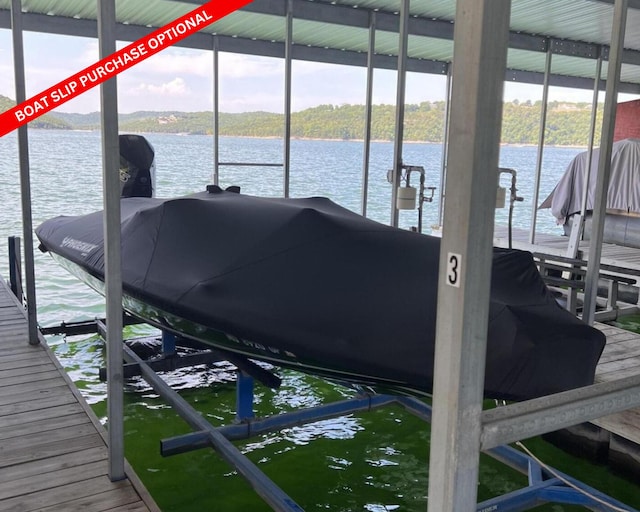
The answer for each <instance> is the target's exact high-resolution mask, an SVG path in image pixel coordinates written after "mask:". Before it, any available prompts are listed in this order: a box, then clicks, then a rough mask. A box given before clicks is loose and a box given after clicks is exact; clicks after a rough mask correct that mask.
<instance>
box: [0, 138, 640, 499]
mask: <svg viewBox="0 0 640 512" xmlns="http://www.w3.org/2000/svg"><path fill="white" fill-rule="evenodd" d="M148 138H149V140H150V141H151V143H152V144H153V145H154V147H155V149H156V160H157V167H158V171H157V173H158V174H157V184H158V187H157V188H158V195H159V196H161V197H167V196H170V195H180V194H185V193H189V192H194V191H197V190H201V189H202V188H203V187H204V185H205V184H207V183H209V181H210V174H211V169H212V167H213V160H212V157H211V147H212V141H211V139H210V138H208V137H204V136H192V137H191V136H190V137H180V136H175V135H156V134H154V135H149V136H148ZM30 146H31V173H32V183H33V185H32V194H33V212H34V224H35V225H37V224H38V223H39V222H40V221H42V220H44V219H46V218H49V217H52V216H55V215H60V214H69V215H76V214H80V213H86V212H89V211H93V210H96V209H100V208H101V193H102V192H101V190H102V188H101V169H100V165H101V164H100V149H99V134H97V133H94V132H86V133H85V132H53V131H35V130H33V131H31V132H30ZM221 150H222V154H221V160H226V161H261V162H271V161H278V160H280V157H281V142H280V141H273V140H258V139H255V140H254V139H223V140H222V142H221ZM578 151H579V150H577V149H562V148H548V149H546V150H545V164H544V166H543V169H544V171H543V172H544V174H543V178H542V181H543V185H542V190H541V195H542V197H545V195H546V194H547V193H548V192H550V191H551V189H552V188H553V186H554V185H555V182H556V180H557V179H558V177H559V176H560V175H561V174H562V172H563V171H564V168H565V167H566V165H567V164H568V162H569V161H570V160H571V158H572V157H573V156H574V155H575V154H576V153H577V152H578ZM16 154H17V151H16V147H15V139H14V138H12V137H10V136H6V137H3V138H1V139H0V155H2V158H0V235H2V237H1V238H2V239H3V240H4V239H6V237H7V236H10V235H21V228H20V217H19V213H18V212H19V200H20V198H19V186H18V183H19V179H18V165H17V157H16V156H15V155H16ZM392 158H393V148H392V145H391V144H386V143H375V144H373V145H372V164H371V173H372V174H371V180H370V191H369V198H370V204H369V207H368V212H369V215H370V216H371V217H372V218H374V219H376V220H379V221H381V222H387V221H388V217H389V206H388V205H389V199H390V191H389V186H388V184H387V183H386V169H387V168H389V166H390V165H391V162H392ZM405 160H406V162H407V163H410V164H415V165H424V166H425V168H426V169H427V172H428V176H427V181H429V183H428V184H433V185H435V186H438V185H439V184H438V183H437V180H438V176H439V170H438V169H439V164H440V148H439V146H435V145H429V144H411V145H407V146H406V148H405ZM535 160H536V150H535V148H515V147H505V148H503V150H502V153H501V165H503V166H505V167H512V168H515V169H517V170H518V173H519V174H518V183H519V192H521V194H522V195H524V196H525V202H524V203H519V204H518V207H517V208H516V212H515V224H516V225H520V226H527V225H528V223H529V221H530V216H531V204H530V203H531V199H530V194H529V193H528V191H529V190H531V183H533V169H534V166H535ZM361 162H362V145H361V144H358V143H354V142H343V141H340V142H331V141H293V143H292V171H291V176H292V183H291V191H292V195H294V196H297V197H300V196H305V195H323V196H327V197H330V198H331V199H333V200H334V201H336V202H338V203H340V204H342V205H343V206H346V207H348V208H351V209H352V210H355V211H358V210H359V207H360V206H359V200H360V191H359V187H358V183H359V180H360V174H361V171H360V168H361ZM280 172H281V171H279V170H278V171H274V170H271V169H267V170H265V171H264V172H260V173H256V172H255V171H254V170H252V169H251V170H247V169H246V168H238V169H234V168H226V167H225V168H223V170H222V176H221V180H222V185H223V186H228V185H231V184H239V185H241V186H242V188H243V191H245V192H247V193H252V194H258V195H281V190H280V189H279V187H280V186H281V183H282V179H281V175H280ZM347 184H354V185H353V186H352V187H349V186H347ZM435 204H436V203H433V205H428V206H433V207H432V208H429V209H428V210H427V211H425V220H424V225H426V226H429V225H431V224H433V223H435V221H436V219H437V208H436V207H435ZM503 213H504V212H498V214H497V215H503ZM549 217H550V216H549ZM402 222H403V225H404V226H405V227H407V226H410V225H413V224H414V223H415V214H413V215H412V212H402ZM539 227H540V229H547V230H549V231H551V232H554V231H552V230H555V229H556V228H555V226H554V223H553V219H551V218H549V219H546V220H545V219H541V220H540V221H539ZM6 268H7V258H6V245H5V244H4V243H2V242H0V275H3V276H7V275H8V272H7V270H6ZM36 276H37V295H38V315H39V322H40V324H41V325H43V326H47V325H51V324H54V323H59V322H61V321H66V322H70V321H76V320H86V319H91V318H95V317H96V316H102V315H103V305H102V304H103V299H102V298H101V297H99V296H98V295H96V294H95V293H93V292H92V291H90V290H89V289H88V288H87V287H85V286H84V285H82V284H81V283H79V282H77V281H76V280H75V279H74V278H72V277H71V276H70V275H68V274H66V273H65V272H64V271H63V270H62V269H60V268H59V267H57V266H56V265H55V264H54V263H53V261H52V260H51V259H50V258H49V257H48V256H47V255H44V254H40V253H38V254H36ZM638 322H639V324H640V320H638ZM154 333H155V331H153V330H151V329H149V328H145V327H140V326H135V327H128V328H127V330H126V336H127V337H137V336H142V335H151V334H154ZM48 342H49V344H50V345H51V346H52V347H53V349H54V351H55V353H56V355H57V356H58V357H59V359H60V361H61V363H62V364H63V366H64V367H65V368H66V369H67V371H68V372H69V374H70V376H71V377H72V379H73V380H74V381H75V382H76V384H77V386H78V387H79V388H80V390H81V391H82V393H83V395H84V396H85V397H86V399H87V401H88V402H89V403H90V404H91V406H92V407H93V409H94V411H95V412H96V414H97V415H98V417H99V418H101V420H102V421H105V415H106V401H105V394H106V386H105V384H103V383H101V382H100V381H99V379H98V368H99V367H100V366H103V365H104V344H103V342H102V341H101V340H100V339H98V338H97V337H92V336H85V337H75V338H69V339H66V340H65V339H64V338H61V337H50V338H49V339H48ZM278 373H279V374H280V375H281V377H282V378H283V385H282V387H281V389H280V390H278V391H272V390H269V389H265V388H263V387H261V386H259V385H257V388H256V399H255V410H256V414H257V415H258V416H265V415H270V414H276V413H279V412H284V411H290V410H293V409H296V408H299V407H312V406H316V405H320V404H324V403H328V402H331V401H336V400H342V399H345V398H349V397H351V396H353V391H351V390H349V389H346V388H343V387H341V386H339V385H336V384H332V383H328V382H325V381H322V380H320V379H317V378H314V377H312V376H308V375H303V374H300V373H296V372H293V371H282V372H280V371H278ZM163 378H165V379H166V380H167V382H168V383H170V384H171V386H172V387H173V388H174V389H177V390H179V392H180V394H181V395H182V396H183V397H184V398H185V399H186V400H187V401H188V402H189V403H191V404H192V405H193V406H194V407H195V408H196V409H197V410H198V411H199V412H200V413H201V414H203V415H204V416H205V417H206V418H207V419H208V420H209V421H210V422H211V423H212V424H213V425H215V426H218V425H225V424H229V423H232V422H233V421H234V417H235V384H234V379H235V374H234V371H233V368H232V367H230V366H229V365H227V364H224V363H217V364H213V365H210V366H200V367H194V368H190V369H181V370H177V371H174V372H170V373H166V374H164V375H163ZM487 405H488V406H489V404H487ZM189 431H190V429H189V427H188V426H187V425H186V423H185V422H184V421H183V420H182V419H181V418H179V417H178V415H177V414H176V413H175V412H174V411H173V410H172V409H171V408H169V407H168V406H167V405H166V404H165V403H164V402H163V401H162V400H161V399H160V398H159V397H158V396H157V394H156V393H155V392H154V391H153V390H152V389H151V388H150V387H149V386H148V385H147V384H146V383H145V382H144V381H143V380H142V379H138V378H136V379H130V380H128V381H127V382H126V393H125V443H126V456H127V459H128V460H129V462H130V463H131V464H132V466H133V468H134V469H135V471H136V473H137V474H138V475H139V476H140V478H141V479H142V481H143V483H144V484H145V485H146V487H147V488H148V489H149V491H150V492H151V494H152V495H153V497H154V499H155V500H156V501H157V503H158V504H159V506H160V507H161V509H162V510H163V511H165V512H191V511H201V510H203V511H204V510H211V511H229V512H244V511H267V510H270V508H269V507H268V506H267V505H266V504H265V503H264V502H263V501H262V500H261V499H260V498H259V497H258V496H257V494H256V493H255V492H254V491H253V489H252V488H251V487H250V485H249V484H247V483H246V482H245V480H244V479H243V478H242V477H240V476H239V475H238V474H237V473H236V472H235V471H234V470H233V469H232V468H231V467H230V466H229V465H228V464H226V463H225V462H224V461H223V460H222V459H221V458H220V457H219V456H218V455H217V454H216V453H215V452H214V451H213V450H212V449H203V450H199V451H194V452H189V453H184V454H181V455H176V456H173V457H168V458H163V457H161V456H160V440H162V439H166V438H170V437H173V436H178V435H181V434H185V433H187V432H189ZM429 442H430V431H429V425H428V424H425V423H424V422H422V421H421V420H419V419H417V418H415V417H414V416H412V415H411V414H409V413H408V412H406V411H405V410H404V409H403V408H401V407H400V406H388V407H385V408H380V409H376V410H373V411H371V412H363V413H358V414H352V415H347V416H343V417H339V418H334V419H329V420H323V421H318V422H315V423H311V424H307V425H302V426H299V427H294V428H288V429H284V430H282V431H279V432H274V433H270V434H265V435H261V436H256V437H254V438H251V439H248V440H244V441H241V442H237V443H236V445H237V446H238V447H239V448H240V450H241V451H242V452H243V453H245V454H246V455H247V457H249V458H250V459H251V460H252V461H253V462H254V463H256V464H257V465H258V467H259V468H260V469H261V470H262V471H264V472H265V473H266V474H267V475H268V476H269V477H270V478H271V479H272V480H274V481H275V482H276V483H277V484H278V485H279V486H281V487H282V488H283V490H284V491H285V492H286V493H287V494H289V495H290V496H291V497H292V498H293V499H294V500H295V501H296V502H297V503H298V504H299V505H300V506H301V507H302V508H304V509H305V510H308V511H312V510H318V511H320V510H330V511H370V512H382V511H391V510H397V511H411V512H414V511H424V510H426V508H427V499H428V497H427V490H428V479H429V469H428V460H429ZM525 444H526V446H527V447H528V448H529V449H531V450H532V451H533V452H534V453H535V454H536V456H538V457H539V458H541V459H542V460H543V461H544V462H546V463H548V464H550V465H551V466H553V467H556V468H557V469H559V470H561V471H563V472H566V473H568V474H570V475H572V476H573V477H575V478H578V479H580V480H582V481H584V482H586V483H587V484H589V485H591V486H593V487H595V488H596V489H598V490H600V491H603V492H605V493H607V494H610V495H611V496H613V497H615V498H617V499H618V500H620V501H622V502H625V503H628V504H629V505H630V506H633V507H635V508H640V487H639V486H638V485H637V482H633V481H631V480H629V479H625V478H622V477H620V476H617V475H615V474H613V472H612V471H611V469H610V468H608V467H607V466H604V465H595V464H592V463H590V462H588V461H585V460H582V459H578V458H575V457H572V456H569V455H567V454H566V453H564V452H562V451H561V450H559V449H557V448H555V447H553V446H551V445H550V444H548V443H546V442H545V441H543V440H541V439H533V440H528V441H526V442H525ZM526 482H527V478H526V477H525V476H524V475H521V474H519V473H517V472H515V471H514V470H511V469H510V468H508V467H506V466H505V465H503V464H501V463H499V462H496V461H494V460H493V459H491V458H489V457H487V456H482V459H481V466H480V478H479V483H478V499H479V500H486V499H489V498H492V497H494V496H497V495H500V494H503V493H507V492H511V491H514V490H516V489H519V488H521V487H522V486H524V485H526ZM536 510H541V511H553V512H564V511H573V510H583V508H581V507H576V506H566V505H555V504H554V505H542V506H540V507H538V508H537V509H536ZM432 512H436V511H432Z"/></svg>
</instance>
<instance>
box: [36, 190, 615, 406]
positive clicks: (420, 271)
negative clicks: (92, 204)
mask: <svg viewBox="0 0 640 512" xmlns="http://www.w3.org/2000/svg"><path fill="white" fill-rule="evenodd" d="M210 190H211V192H203V193H198V194H194V195H191V196H186V197H181V198H176V199H156V198H124V199H122V202H121V205H122V275H123V289H124V292H125V294H126V295H129V296H131V297H133V298H135V299H137V300H140V301H142V302H144V303H145V304H147V305H148V306H149V308H150V309H159V310H162V311H165V312H167V313H170V314H172V315H175V316H177V317H180V318H183V319H185V321H187V322H196V323H198V324H200V325H203V326H207V327H210V328H213V329H215V330H217V331H220V332H223V333H226V334H227V335H230V337H231V338H232V339H238V340H243V343H242V350H241V351H242V352H243V353H245V354H246V353H247V350H249V348H250V349H251V350H252V351H253V352H254V353H253V354H252V355H251V356H252V357H255V358H257V359H264V360H269V361H276V362H277V361H278V360H279V359H283V361H282V364H283V365H285V366H290V367H294V368H299V369H301V370H305V371H311V372H315V373H319V374H324V375H330V376H332V375H333V376H341V378H345V379H353V380H356V381H359V382H364V383H369V384H373V385H383V386H387V387H393V388H396V389H403V390H405V391H409V392H417V393H430V392H431V389H432V380H433V364H434V345H435V321H436V299H437V279H438V264H439V255H440V239H439V238H435V237H430V236H426V235H419V234H416V233H412V232H409V231H404V230H400V229H396V228H392V227H389V226H386V225H382V224H379V223H377V222H374V221H371V220H368V219H365V218H363V217H361V216H360V215H358V214H355V213H353V212H351V211H349V210H346V209H344V208H342V207H340V206H338V205H336V204H334V203H332V202H331V201H330V200H328V199H325V198H308V199H280V198H258V197H251V196H246V195H242V194H238V193H232V192H227V191H221V190H220V189H218V188H216V187H210ZM37 236H38V237H39V239H40V241H41V248H42V249H43V250H49V251H52V252H54V253H57V254H58V255H60V256H61V257H63V258H64V259H67V260H70V261H71V262H74V263H76V264H78V265H79V266H80V267H82V268H83V269H84V270H85V271H87V272H88V273H90V274H92V275H93V276H94V277H97V278H99V279H103V273H104V252H103V224H102V212H95V213H92V214H89V215H85V216H79V217H65V216H63V217H57V218H54V219H51V220H48V221H46V222H44V223H43V224H42V225H40V226H39V227H38V229H37ZM135 313H136V314H138V315H139V314H140V311H136V312H135ZM205 341H207V340H205ZM604 343H605V338H604V336H603V334H602V333H601V332H600V331H598V330H596V329H594V328H592V327H589V326H588V325H586V324H584V323H582V322H581V321H580V320H578V319H577V318H575V317H574V316H572V315H571V314H570V313H568V312H567V311H566V310H564V309H562V308H561V307H560V306H559V305H558V304H557V303H556V301H555V300H554V298H553V297H552V295H551V294H550V292H549V291H548V290H547V288H546V286H545V284H544V283H543V281H542V279H541V277H540V275H539V273H538V271H537V269H536V266H535V264H534V263H533V259H532V256H531V254H530V253H528V252H522V251H516V250H508V251H507V250H499V249H495V250H494V257H493V270H492V286H491V304H490V314H489V329H488V347H487V360H486V380H485V396H486V397H488V398H500V399H507V400H522V399H528V398H533V397H537V396H541V395H545V394H551V393H555V392H559V391H563V390H568V389H571V388H575V387H580V386H585V385H588V384H591V383H593V379H594V372H595V367H596V364H597V362H598V359H599V357H600V354H601V352H602V349H603V347H604ZM248 347H249V348H248ZM224 348H229V347H228V346H226V347H224ZM239 351H240V350H239ZM280 355H282V357H280ZM287 358H289V360H288V361H286V360H285V359H287Z"/></svg>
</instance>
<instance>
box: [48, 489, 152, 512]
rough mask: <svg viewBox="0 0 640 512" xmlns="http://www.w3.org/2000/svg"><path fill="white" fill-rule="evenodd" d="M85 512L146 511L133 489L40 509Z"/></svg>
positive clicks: (105, 493) (52, 511)
mask: <svg viewBox="0 0 640 512" xmlns="http://www.w3.org/2000/svg"><path fill="white" fill-rule="evenodd" d="M87 510H91V511H92V512H106V511H108V512H143V511H146V510H147V509H146V508H145V506H144V504H143V503H141V502H140V499H139V498H138V495H137V494H136V493H135V491H134V490H133V488H131V487H124V488H120V489H117V490H114V491H107V492H103V493H100V494H94V495H92V496H89V497H87V498H79V499H76V500H72V501H67V502H65V503H61V504H59V505H54V506H52V507H46V508H43V509H40V512H85V511H87Z"/></svg>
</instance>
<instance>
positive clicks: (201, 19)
mask: <svg viewBox="0 0 640 512" xmlns="http://www.w3.org/2000/svg"><path fill="white" fill-rule="evenodd" d="M250 1H251V0H210V1H209V2H206V3H205V4H203V5H202V6H200V7H198V8H196V9H194V10H193V11H191V12H189V13H187V14H185V15H184V16H182V17H180V18H178V19H177V20H175V21H173V22H172V23H169V24H167V25H165V26H164V27H162V28H159V29H158V30H155V31H154V32H152V33H151V34H149V35H148V36H145V37H143V38H141V39H139V40H138V41H135V42H133V43H131V44H130V45H128V46H127V47H125V48H123V49H122V50H119V51H117V52H115V53H113V54H111V55H110V56H108V57H105V58H104V59H102V60H100V61H99V62H97V63H96V64H93V65H92V66H89V67H87V68H85V69H83V70H82V71H80V72H79V73H76V74H75V75H73V76H70V77H69V78H67V79H66V80H63V81H62V82H59V83H58V84H56V85H54V86H53V87H50V88H49V89H47V90H46V91H43V92H41V93H40V94H37V95H36V96H33V97H32V98H30V99H28V100H27V101H24V102H22V103H20V105H16V106H15V107H13V108H12V109H11V110H8V111H6V112H4V113H3V114H0V137H2V136H3V135H6V134H7V133H9V132H11V131H13V130H15V129H16V128H18V127H19V126H22V125H23V124H25V123H28V122H30V121H33V120H34V119H36V118H38V117H40V116H41V115H43V114H46V113H47V112H49V111H50V110H52V109H54V108H57V107H59V106H60V105H62V104H63V103H65V102H67V101H69V100H70V99H72V98H75V97H76V96H78V95H80V94H82V93H83V92H85V91H88V90H89V89H91V88H93V87H95V86H96V85H100V84H101V83H102V82H104V81H105V80H108V79H109V78H112V77H114V76H115V75H117V74H118V73H120V72H122V71H124V70H125V69H129V68H130V67H131V66H134V65H136V64H137V63H138V62H142V61H143V60H145V59H147V58H149V57H151V56H152V55H155V54H156V53H158V52H160V51H162V50H164V49H165V48H167V47H169V46H171V45H173V44H175V43H177V42H178V41H180V40H182V39H184V38H185V37H188V36H190V35H191V34H193V33H195V32H197V31H198V30H200V29H202V28H203V27H206V26H207V25H210V24H211V23H213V22H214V21H217V20H219V19H220V18H222V17H224V16H226V15H227V14H229V13H231V12H233V11H236V10H238V9H240V7H242V6H244V5H246V4H248V3H249V2H250Z"/></svg>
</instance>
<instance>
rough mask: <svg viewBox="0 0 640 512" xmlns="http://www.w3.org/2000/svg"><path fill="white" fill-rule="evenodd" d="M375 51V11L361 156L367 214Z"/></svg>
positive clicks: (363, 202) (371, 23) (371, 24)
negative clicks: (362, 152)
mask: <svg viewBox="0 0 640 512" xmlns="http://www.w3.org/2000/svg"><path fill="white" fill-rule="evenodd" d="M375 53H376V13H375V12H370V13H369V51H368V52H367V92H366V98H365V109H364V154H363V157H362V196H361V200H360V203H361V211H362V215H363V217H366V216H367V201H368V197H369V160H370V158H371V114H372V111H373V105H372V102H373V58H374V56H375Z"/></svg>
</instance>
